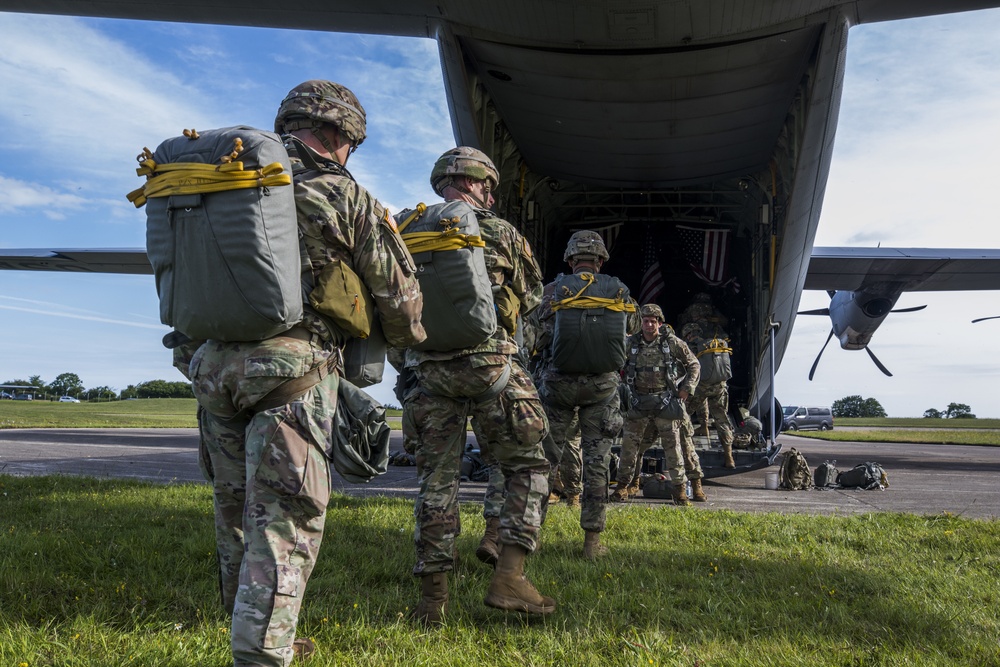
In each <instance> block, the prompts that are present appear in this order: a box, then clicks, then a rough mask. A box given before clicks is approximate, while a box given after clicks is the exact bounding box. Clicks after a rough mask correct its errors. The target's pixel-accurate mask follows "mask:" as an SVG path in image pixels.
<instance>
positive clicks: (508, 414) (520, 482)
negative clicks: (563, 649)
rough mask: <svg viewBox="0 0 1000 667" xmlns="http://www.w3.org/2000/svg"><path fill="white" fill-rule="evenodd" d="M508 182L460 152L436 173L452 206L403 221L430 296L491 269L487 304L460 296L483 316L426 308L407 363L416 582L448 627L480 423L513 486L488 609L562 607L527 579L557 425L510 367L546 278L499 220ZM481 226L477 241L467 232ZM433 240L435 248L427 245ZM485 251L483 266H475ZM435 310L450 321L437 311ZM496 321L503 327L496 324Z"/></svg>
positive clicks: (434, 620)
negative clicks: (475, 429)
mask: <svg viewBox="0 0 1000 667" xmlns="http://www.w3.org/2000/svg"><path fill="white" fill-rule="evenodd" d="M498 184H499V174H498V172H497V169H496V167H495V166H494V165H493V162H492V161H491V160H490V159H489V158H488V157H487V156H486V155H485V154H484V153H482V152H481V151H478V150H476V149H473V148H469V147H465V146H460V147H458V148H454V149H452V150H449V151H447V152H446V153H445V154H444V155H442V156H441V157H440V158H439V159H438V160H437V162H436V163H435V164H434V168H433V170H432V172H431V187H433V188H434V191H435V192H436V193H437V194H438V195H440V196H441V197H443V198H444V199H445V203H444V204H437V205H435V206H431V207H429V208H427V210H426V211H424V212H423V213H420V212H419V207H418V209H417V212H416V213H414V212H408V211H404V212H402V213H400V214H399V215H398V216H397V220H398V221H399V226H400V232H401V234H402V236H403V238H404V239H405V240H406V242H407V245H408V247H409V248H410V250H411V252H412V253H413V257H414V260H415V261H416V263H417V264H418V265H419V266H421V267H424V269H423V270H422V272H421V273H420V276H421V278H420V279H421V281H422V287H423V291H424V293H425V296H426V298H427V299H431V296H430V293H431V292H434V293H435V294H438V293H439V290H438V289H437V288H434V289H431V288H428V287H427V286H426V285H424V284H423V281H424V280H425V278H427V279H432V278H433V276H432V274H440V275H442V276H444V275H446V274H447V275H450V274H449V272H450V271H453V270H457V269H455V268H454V264H455V263H460V262H462V261H464V260H463V257H464V258H465V259H468V260H469V261H470V262H473V264H472V265H470V267H469V268H468V269H465V271H466V273H467V274H468V275H467V277H466V278H461V279H460V278H459V277H457V274H456V275H451V276H450V278H446V279H445V282H446V283H447V285H446V286H442V287H441V291H444V290H445V289H447V288H450V287H456V286H459V285H460V286H461V287H462V288H463V289H464V288H470V289H474V287H473V285H472V283H478V282H479V278H480V276H479V275H478V271H479V269H478V268H477V267H478V266H479V265H480V264H482V263H485V274H486V275H485V276H483V278H484V279H485V295H484V296H483V295H479V294H468V295H462V296H461V297H456V299H468V300H469V302H470V303H472V304H473V305H474V306H475V304H478V303H480V302H483V301H485V307H484V308H481V309H480V308H478V307H475V308H465V307H461V308H460V309H458V310H455V312H446V311H447V309H449V308H452V307H455V308H458V306H455V304H454V303H453V301H455V299H452V298H451V297H450V296H446V297H445V299H444V300H443V302H442V303H439V304H437V305H434V303H436V302H432V301H430V300H428V301H425V313H424V318H423V319H424V322H425V323H426V325H427V327H428V329H427V331H428V337H427V340H426V341H425V342H424V343H422V344H421V345H420V346H419V349H415V348H413V347H410V349H408V350H406V354H405V362H404V369H403V371H404V372H412V373H413V374H414V375H415V376H416V380H417V382H416V386H415V387H412V388H410V389H409V390H408V391H407V393H406V395H405V397H404V400H403V434H404V438H405V440H406V442H407V446H408V447H410V448H412V449H414V453H415V454H416V459H417V466H418V475H419V483H420V491H419V496H418V497H417V501H416V505H415V507H414V515H415V519H416V531H415V534H414V540H415V542H416V551H417V562H416V565H415V566H414V568H413V573H414V574H415V575H416V576H418V577H420V580H421V598H420V602H419V603H418V604H417V607H416V609H415V610H414V618H415V619H416V620H417V621H418V622H422V623H425V624H438V623H441V622H442V621H443V619H444V616H445V614H446V612H447V606H448V572H450V571H451V570H452V569H453V567H454V559H455V539H456V537H457V536H458V534H459V532H460V530H461V526H460V524H459V504H458V501H457V494H458V484H459V478H460V466H461V461H462V453H463V451H464V449H465V442H466V421H467V418H468V416H469V415H470V414H472V415H475V417H476V421H477V422H478V424H479V427H480V428H481V430H482V431H483V434H484V435H485V442H484V443H480V445H481V446H485V447H486V448H487V449H488V450H489V451H488V453H487V455H488V456H490V458H492V459H494V460H496V461H497V463H498V464H499V466H500V468H501V470H502V472H503V477H504V479H505V480H506V496H505V498H504V501H503V509H502V510H501V515H500V525H499V542H500V544H501V547H500V554H499V559H498V561H497V564H496V570H495V572H494V575H493V578H492V580H491V581H490V586H489V590H488V592H487V594H486V598H485V600H484V602H485V603H486V604H487V605H489V606H491V607H496V608H499V609H506V610H513V611H520V612H525V613H532V614H548V613H551V612H552V611H554V610H555V607H556V603H555V600H553V599H552V598H550V597H546V596H543V595H541V594H540V593H539V592H538V591H537V590H536V589H535V587H534V586H533V585H532V583H531V582H530V581H529V580H528V579H527V578H526V577H525V576H524V569H523V568H524V561H525V557H526V556H527V555H528V554H529V553H531V552H532V551H534V550H535V547H536V546H537V544H538V534H539V528H540V521H541V505H542V500H543V498H545V497H546V496H547V495H548V484H547V482H546V477H547V475H548V470H549V465H548V461H547V460H546V459H545V455H544V453H543V450H542V446H541V441H542V438H543V437H544V436H545V434H546V432H547V430H548V424H547V421H546V418H545V412H544V410H543V408H542V404H541V401H540V400H539V398H538V392H537V391H536V390H535V386H534V384H532V382H531V378H530V376H529V375H528V374H527V373H526V372H525V370H524V369H523V368H522V367H521V365H520V364H518V363H514V362H513V360H512V357H513V356H514V355H516V354H517V353H518V345H517V343H516V342H515V341H514V338H513V334H514V331H515V329H516V324H515V322H516V320H517V315H518V311H519V312H520V314H522V315H523V314H527V313H529V312H531V310H532V309H533V308H535V307H536V306H537V305H538V303H539V301H540V299H541V288H542V285H541V271H540V270H539V268H538V265H537V263H536V262H535V259H534V257H533V256H532V253H531V248H530V246H529V245H528V242H527V240H526V239H524V237H522V236H521V234H520V233H518V231H517V230H516V229H515V228H514V226H513V225H511V224H510V223H508V222H507V221H505V220H501V219H499V218H497V217H496V216H494V215H493V213H492V212H490V211H489V207H490V206H491V205H492V203H493V195H492V194H491V192H492V191H493V190H494V189H495V188H496V187H497V185H498ZM475 227H478V230H479V233H478V234H475V233H469V230H473V229H475ZM439 241H440V242H448V243H455V244H459V245H462V246H466V245H467V246H468V247H463V248H462V249H461V250H452V251H449V250H446V249H438V247H437V246H435V245H434V244H435V243H437V242H439ZM424 242H427V243H430V244H431V245H430V246H422V245H421V244H422V243H424ZM422 247H430V248H432V250H430V251H424V250H422ZM479 248H481V249H482V255H483V256H484V257H483V259H480V260H476V259H475V255H476V252H475V251H476V249H479ZM460 253H465V254H464V255H460ZM438 262H442V263H441V264H439V263H438ZM445 263H451V264H449V265H447V266H446V264H445ZM475 289H476V290H477V291H479V290H480V289H481V288H475ZM436 308H440V309H442V311H445V312H434V313H431V312H429V311H431V310H434V309H436ZM477 313H478V314H477ZM497 313H499V317H497ZM490 317H492V318H495V320H494V321H493V322H488V321H486V320H488V319H489V318H490ZM479 320H483V321H482V322H480V321H479ZM436 327H437V328H436ZM466 329H468V330H470V331H472V330H478V331H482V332H485V334H486V335H485V336H484V337H482V336H480V337H479V338H480V342H477V343H474V344H468V343H466V344H460V343H458V342H457V339H456V337H457V335H458V330H466ZM474 338H476V336H471V335H470V336H469V337H468V340H473V339H474ZM458 345H461V346H460V347H456V346H458Z"/></svg>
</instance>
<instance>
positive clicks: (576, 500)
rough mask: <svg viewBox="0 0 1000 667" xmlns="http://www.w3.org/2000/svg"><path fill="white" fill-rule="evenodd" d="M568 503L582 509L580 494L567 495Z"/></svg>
mask: <svg viewBox="0 0 1000 667" xmlns="http://www.w3.org/2000/svg"><path fill="white" fill-rule="evenodd" d="M566 504H567V505H569V506H570V507H573V508H576V509H580V494H579V493H571V494H569V495H568V496H566Z"/></svg>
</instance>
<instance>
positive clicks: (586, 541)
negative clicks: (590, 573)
mask: <svg viewBox="0 0 1000 667" xmlns="http://www.w3.org/2000/svg"><path fill="white" fill-rule="evenodd" d="M607 555H608V548H607V547H606V546H604V545H603V544H601V534H600V533H599V532H597V531H596V530H588V531H587V532H586V533H584V536H583V557H584V558H586V559H587V560H596V559H598V558H600V557H601V556H607Z"/></svg>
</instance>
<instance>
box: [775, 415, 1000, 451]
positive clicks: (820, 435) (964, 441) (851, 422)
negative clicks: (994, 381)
mask: <svg viewBox="0 0 1000 667" xmlns="http://www.w3.org/2000/svg"><path fill="white" fill-rule="evenodd" d="M844 426H850V427H852V428H851V429H850V430H842V429H843V427H844ZM863 427H870V428H863ZM787 433H789V434H790V435H798V436H802V437H804V438H813V439H816V440H830V441H837V442H845V441H847V442H904V443H905V442H912V443H921V444H941V445H987V446H993V447H998V446H1000V419H909V418H906V419H893V418H883V419H863V418H857V419H845V418H838V419H837V422H836V424H835V428H834V430H832V431H787Z"/></svg>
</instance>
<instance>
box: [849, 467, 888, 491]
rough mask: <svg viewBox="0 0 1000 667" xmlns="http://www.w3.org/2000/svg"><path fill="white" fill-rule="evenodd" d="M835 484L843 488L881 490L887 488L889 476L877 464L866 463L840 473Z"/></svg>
mask: <svg viewBox="0 0 1000 667" xmlns="http://www.w3.org/2000/svg"><path fill="white" fill-rule="evenodd" d="M837 484H838V485H840V486H842V487H844V488H860V489H865V490H870V489H881V488H883V487H887V486H889V476H888V475H886V473H885V469H884V468H883V467H882V466H881V465H879V464H878V463H874V462H873V461H866V462H865V463H859V464H858V465H856V466H854V467H853V468H852V469H850V470H845V471H844V472H842V473H840V474H839V475H838V476H837Z"/></svg>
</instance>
